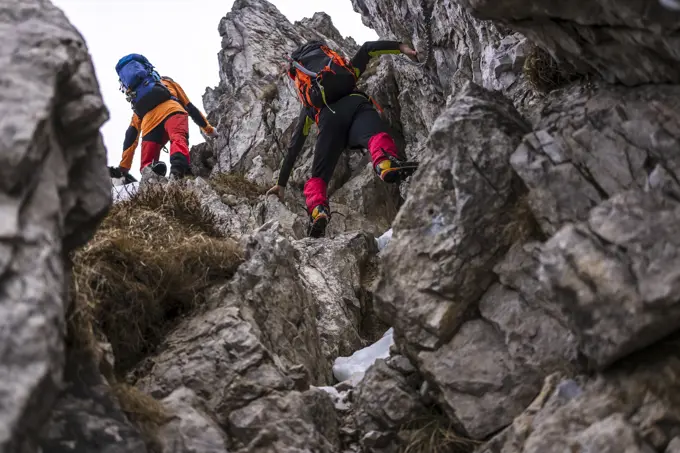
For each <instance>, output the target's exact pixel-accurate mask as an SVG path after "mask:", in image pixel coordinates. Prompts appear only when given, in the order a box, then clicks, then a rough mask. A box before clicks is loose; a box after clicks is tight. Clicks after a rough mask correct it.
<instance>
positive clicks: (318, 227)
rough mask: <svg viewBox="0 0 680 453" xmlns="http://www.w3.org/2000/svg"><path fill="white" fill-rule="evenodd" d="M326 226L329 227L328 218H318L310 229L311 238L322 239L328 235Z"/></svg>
mask: <svg viewBox="0 0 680 453" xmlns="http://www.w3.org/2000/svg"><path fill="white" fill-rule="evenodd" d="M326 226H328V217H326V216H322V217H320V218H318V219H317V220H316V221H315V222H314V223H313V224H312V225H311V227H310V228H309V237H311V238H322V237H324V236H325V235H326Z"/></svg>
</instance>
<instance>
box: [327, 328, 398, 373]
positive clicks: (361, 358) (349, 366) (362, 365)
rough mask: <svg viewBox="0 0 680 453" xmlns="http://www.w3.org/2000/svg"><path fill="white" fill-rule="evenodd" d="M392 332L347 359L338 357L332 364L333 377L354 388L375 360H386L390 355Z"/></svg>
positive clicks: (392, 339)
mask: <svg viewBox="0 0 680 453" xmlns="http://www.w3.org/2000/svg"><path fill="white" fill-rule="evenodd" d="M393 333H394V330H393V329H392V328H390V329H389V330H388V331H387V332H385V334H384V335H383V337H382V338H381V339H380V340H378V341H376V342H375V343H373V344H372V345H370V346H367V347H365V348H363V349H359V350H358V351H356V352H355V353H354V354H352V355H351V356H349V357H338V358H337V359H335V363H333V376H335V378H336V379H337V380H338V381H340V382H343V381H350V383H351V384H352V385H353V386H355V385H357V384H358V383H359V382H360V381H361V380H362V379H363V378H364V374H365V373H366V370H368V369H369V368H370V366H371V365H373V363H374V362H375V361H376V360H377V359H386V358H387V357H389V355H390V347H391V346H392V345H393V344H394V338H393Z"/></svg>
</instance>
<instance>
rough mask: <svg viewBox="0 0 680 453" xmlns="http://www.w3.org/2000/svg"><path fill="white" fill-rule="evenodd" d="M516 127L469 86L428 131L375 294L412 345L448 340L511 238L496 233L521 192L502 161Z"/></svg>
mask: <svg viewBox="0 0 680 453" xmlns="http://www.w3.org/2000/svg"><path fill="white" fill-rule="evenodd" d="M526 131H528V126H527V125H526V124H525V123H524V122H523V121H522V119H521V117H520V116H519V115H518V114H517V112H516V111H515V110H514V108H513V107H512V106H511V105H510V104H509V103H508V102H506V101H505V100H504V99H503V98H501V97H499V96H494V95H493V94H492V93H490V92H487V91H484V90H482V89H480V88H475V87H474V86H470V88H469V91H467V92H465V93H463V94H461V96H460V97H458V98H457V99H456V100H455V101H453V102H452V104H451V105H450V106H449V107H448V108H447V110H446V111H445V112H444V113H443V114H442V116H440V117H439V119H438V120H437V122H436V123H435V125H434V126H433V130H432V135H431V138H430V141H429V147H428V149H426V150H425V151H424V152H423V153H422V155H421V156H420V162H421V168H420V169H419V170H418V172H417V173H416V174H415V175H414V178H413V181H412V182H411V186H410V189H409V190H410V192H409V197H408V199H407V200H406V202H405V204H404V206H403V207H402V209H401V211H400V213H399V215H398V216H397V219H396V221H395V223H394V231H395V233H394V235H393V238H392V241H391V242H390V244H389V245H388V247H387V249H386V250H385V254H384V260H385V265H384V266H383V273H382V275H381V277H380V280H379V281H378V286H377V289H376V292H377V294H378V295H379V301H380V302H381V304H380V305H379V308H380V310H382V311H383V312H384V317H385V319H392V320H394V326H395V328H397V329H398V330H399V331H401V332H403V335H404V337H405V340H406V341H407V343H408V344H409V345H411V346H413V347H415V348H416V349H436V348H437V347H438V346H439V345H440V344H441V342H442V341H444V342H445V341H447V340H448V339H450V338H451V335H452V334H453V332H454V331H455V330H456V329H457V327H458V326H460V324H461V322H462V320H463V318H464V316H465V313H466V311H467V309H468V307H470V305H471V304H472V303H473V302H475V301H476V300H477V299H478V298H479V297H480V296H481V294H482V293H483V292H484V291H485V290H486V288H488V287H489V285H490V284H491V282H492V280H493V276H492V272H491V268H492V267H493V266H494V264H495V263H496V262H497V261H498V258H499V256H498V255H500V254H502V253H503V252H504V251H505V250H507V248H508V247H509V246H510V245H511V244H512V242H513V241H514V239H515V238H512V237H504V236H508V234H506V233H511V232H512V231H509V230H508V231H505V230H506V226H507V224H508V223H510V219H511V216H509V215H508V213H510V211H511V210H512V205H513V204H514V203H515V202H516V200H517V198H518V196H519V195H520V193H518V190H521V188H518V187H515V186H514V185H513V184H514V181H516V180H515V176H514V174H513V172H512V168H511V167H510V166H509V163H508V158H509V155H510V154H511V153H512V152H513V151H514V150H515V148H516V147H517V145H518V144H519V143H520V140H521V136H522V134H523V133H524V132H526ZM413 269H418V272H413Z"/></svg>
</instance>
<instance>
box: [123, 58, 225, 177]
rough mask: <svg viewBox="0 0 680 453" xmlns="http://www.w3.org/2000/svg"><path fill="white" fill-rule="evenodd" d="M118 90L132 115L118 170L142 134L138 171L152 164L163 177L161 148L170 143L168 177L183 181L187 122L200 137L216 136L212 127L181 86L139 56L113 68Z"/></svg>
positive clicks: (128, 161) (128, 162) (125, 167)
mask: <svg viewBox="0 0 680 453" xmlns="http://www.w3.org/2000/svg"><path fill="white" fill-rule="evenodd" d="M116 72H117V73H118V75H119V81H120V83H121V91H123V92H124V93H125V94H126V97H127V99H128V101H129V102H130V103H131V105H132V109H133V112H134V113H133V115H132V121H131V122H130V126H129V127H128V130H127V132H126V133H125V141H124V144H123V156H122V158H121V161H120V164H119V169H120V170H121V171H122V172H123V173H127V172H128V171H129V170H130V167H131V166H132V159H133V157H134V154H135V150H136V149H137V144H138V142H139V136H140V134H141V135H142V159H141V165H140V170H142V169H144V168H145V167H147V166H149V165H151V166H152V169H153V170H154V171H155V172H157V173H160V174H162V175H165V170H166V169H165V164H164V163H163V162H160V161H159V158H160V153H161V149H162V148H163V147H164V146H165V144H166V143H167V142H168V141H170V174H171V175H172V176H174V177H175V178H182V177H184V176H185V175H186V174H187V173H189V171H190V170H189V164H190V157H189V119H188V117H189V116H191V119H192V120H193V121H194V123H196V125H197V126H198V127H200V128H201V131H202V133H203V134H205V135H206V136H209V137H215V136H216V134H217V133H216V131H215V128H214V127H212V126H211V125H210V123H209V122H208V120H207V119H206V118H205V116H204V115H203V114H202V113H201V112H200V111H199V110H198V109H197V108H196V107H195V106H194V105H193V104H192V103H191V101H189V98H188V97H187V95H186V93H185V92H184V90H183V89H182V87H181V86H180V85H179V84H178V83H177V82H175V81H174V80H172V79H171V78H170V77H165V76H164V77H161V76H160V75H159V74H158V73H157V72H156V71H155V70H154V67H153V66H152V65H151V63H149V61H148V60H147V59H146V58H145V57H144V56H142V55H139V54H130V55H127V56H125V57H123V58H121V59H120V61H119V62H118V64H117V65H116Z"/></svg>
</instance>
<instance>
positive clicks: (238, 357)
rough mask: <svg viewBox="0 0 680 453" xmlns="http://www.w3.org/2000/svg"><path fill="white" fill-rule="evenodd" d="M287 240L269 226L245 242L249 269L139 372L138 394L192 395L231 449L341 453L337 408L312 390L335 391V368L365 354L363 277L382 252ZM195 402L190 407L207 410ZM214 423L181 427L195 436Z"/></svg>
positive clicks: (367, 239) (342, 241)
mask: <svg viewBox="0 0 680 453" xmlns="http://www.w3.org/2000/svg"><path fill="white" fill-rule="evenodd" d="M284 233H285V229H284V228H283V227H281V226H280V225H279V224H278V223H276V222H268V223H265V224H264V225H263V226H262V227H261V228H260V229H259V231H257V232H255V233H254V234H252V235H250V236H246V237H244V241H245V244H246V256H245V262H244V263H243V264H242V265H241V267H240V268H239V270H238V271H237V273H236V275H235V276H234V277H233V278H232V279H231V281H230V282H229V283H227V284H226V285H223V286H222V287H221V288H215V291H214V293H213V294H212V296H211V302H210V303H209V305H208V307H206V309H205V310H203V311H202V312H201V313H197V314H195V315H193V316H192V317H190V318H188V319H186V320H185V321H183V322H182V323H181V324H180V325H178V326H177V328H176V329H175V330H174V331H173V333H171V334H170V335H169V336H168V337H167V338H166V340H165V342H164V344H163V345H162V346H161V347H160V349H159V350H160V351H161V352H160V353H159V354H158V355H156V356H153V357H150V358H149V359H148V360H147V361H146V362H145V363H144V364H142V365H141V366H140V367H139V369H138V370H136V372H135V374H136V376H139V377H140V378H139V379H138V381H137V386H138V387H139V388H140V389H142V390H144V391H145V392H148V393H149V394H151V395H152V396H154V397H155V398H158V399H162V398H165V399H166V400H167V399H168V398H170V399H173V398H172V397H171V395H172V394H173V392H177V391H181V392H184V391H186V390H178V389H183V388H186V389H189V390H188V391H190V392H192V393H193V394H195V395H197V396H198V397H199V399H200V401H204V404H205V407H206V410H207V411H208V413H209V414H214V416H215V417H216V419H217V421H218V422H219V425H220V426H222V427H226V432H227V433H228V435H229V441H228V442H229V447H230V448H231V449H238V448H243V451H244V452H246V451H247V452H255V451H272V450H267V448H276V450H275V451H289V450H286V449H291V448H302V447H303V446H305V445H311V446H315V447H314V448H317V450H315V451H327V452H334V451H338V450H337V448H336V445H337V444H338V442H339V434H338V432H337V429H338V422H337V421H336V420H335V412H334V409H333V403H332V401H331V400H330V397H328V395H327V394H326V393H325V392H316V391H307V389H308V388H309V385H310V384H315V385H326V384H328V383H330V382H331V381H332V375H331V361H332V360H333V359H334V358H335V357H337V356H338V355H348V354H350V353H351V352H353V351H355V350H356V349H359V348H360V347H362V346H363V345H364V342H363V338H362V335H363V332H361V321H362V317H361V316H362V314H363V313H364V311H365V307H364V306H363V304H364V303H365V301H364V300H363V298H360V297H359V296H360V294H361V292H362V288H361V282H362V272H363V271H364V267H365V266H366V265H367V262H368V260H370V259H371V257H372V256H373V255H374V254H375V253H376V252H377V250H376V246H375V243H374V240H373V237H372V236H370V235H366V234H360V233H356V234H348V235H345V236H343V237H338V238H336V239H334V240H333V241H330V240H325V241H314V240H311V239H303V240H298V241H291V240H290V239H289V238H287V237H285V236H284ZM190 400H191V399H189V400H187V402H185V403H183V404H185V405H186V404H190V405H191V406H192V407H196V405H197V404H199V403H200V401H199V400H196V401H194V402H193V403H190V402H189V401H190ZM180 402H181V401H180ZM199 407H200V405H199ZM192 413H194V414H195V415H196V416H197V417H198V416H199V415H200V411H198V412H196V409H194V410H193V411H192ZM201 420H203V421H201ZM206 420H208V421H209V419H205V417H198V419H196V418H195V417H193V416H192V417H191V418H189V419H187V420H186V421H185V422H182V421H181V420H180V421H179V422H178V423H179V426H180V427H181V426H186V427H185V429H196V428H195V427H196V426H204V425H205V423H206ZM183 423H184V425H183ZM196 423H198V425H196ZM187 424H188V425H187ZM166 431H167V432H168V433H170V430H169V428H166ZM182 438H184V439H187V435H186V434H185V435H181V430H180V437H179V439H182ZM212 438H213V441H214V440H215V439H216V438H215V437H214V436H212ZM186 441H187V442H188V440H186ZM213 443H214V442H213ZM310 448H311V447H310ZM230 451H231V450H230ZM235 451H241V450H235Z"/></svg>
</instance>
